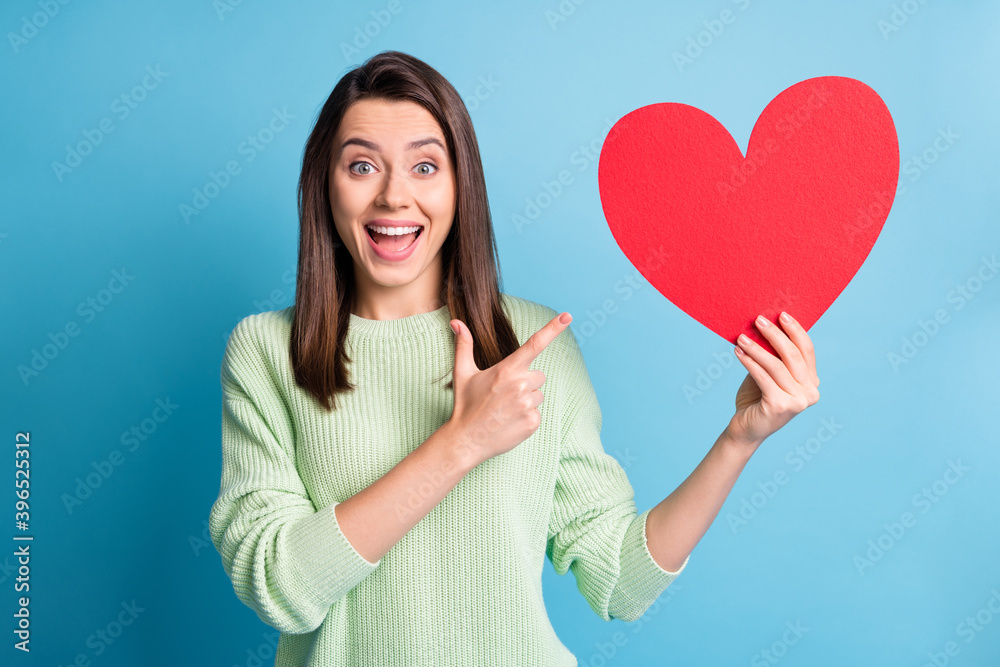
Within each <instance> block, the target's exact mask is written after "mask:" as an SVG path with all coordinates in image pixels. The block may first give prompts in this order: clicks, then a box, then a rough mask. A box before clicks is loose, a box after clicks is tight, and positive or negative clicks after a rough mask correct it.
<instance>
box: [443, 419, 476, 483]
mask: <svg viewBox="0 0 1000 667" xmlns="http://www.w3.org/2000/svg"><path fill="white" fill-rule="evenodd" d="M435 435H438V436H439V440H440V443H439V444H440V446H441V449H442V450H443V452H444V455H445V456H447V457H448V459H449V461H450V462H451V464H452V465H453V466H455V467H457V468H458V469H460V470H461V471H462V473H463V474H467V473H469V472H471V471H472V469H473V468H475V467H476V466H478V465H479V464H480V463H482V457H481V456H479V452H478V450H477V449H476V448H475V447H474V446H473V443H472V441H471V439H470V438H468V437H467V436H466V434H465V432H464V431H462V429H461V428H459V427H458V426H457V425H456V424H455V422H453V421H451V420H450V419H449V420H448V421H446V422H445V423H444V424H442V425H441V427H440V428H438V430H437V431H436V433H435Z"/></svg>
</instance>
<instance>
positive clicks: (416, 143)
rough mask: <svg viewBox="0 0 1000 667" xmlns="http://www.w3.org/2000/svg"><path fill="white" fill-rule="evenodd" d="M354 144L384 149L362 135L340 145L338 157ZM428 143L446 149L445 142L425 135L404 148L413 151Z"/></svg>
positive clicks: (376, 149) (372, 148)
mask: <svg viewBox="0 0 1000 667" xmlns="http://www.w3.org/2000/svg"><path fill="white" fill-rule="evenodd" d="M352 144H354V145H356V146H364V147H365V148H367V149H368V150H372V151H377V152H381V151H382V149H381V148H380V147H379V145H378V144H376V143H375V142H374V141H368V140H367V139H362V138H360V137H351V138H350V139H348V140H346V141H345V142H344V143H343V145H342V146H341V147H340V153H339V154H338V158H339V156H340V155H343V154H344V149H345V148H347V147H348V146H350V145H352ZM427 144H436V145H438V146H440V147H441V150H445V147H444V144H442V143H441V141H440V140H439V139H438V138H437V137H424V138H423V139H416V140H414V141H411V142H410V143H408V144H406V146H404V147H403V148H404V150H408V151H411V150H413V149H415V148H420V147H421V146H426V145H427Z"/></svg>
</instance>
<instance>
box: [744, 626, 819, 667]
mask: <svg viewBox="0 0 1000 667" xmlns="http://www.w3.org/2000/svg"><path fill="white" fill-rule="evenodd" d="M785 628H786V630H785V631H784V632H782V633H781V637H779V638H778V639H776V640H775V641H774V642H772V643H771V645H770V646H768V647H767V648H764V649H761V650H760V651H758V652H757V653H754V655H753V657H752V658H750V667H769V665H776V664H778V662H780V661H781V659H782V658H784V657H785V656H786V655H788V650H789V649H790V648H791V647H792V646H795V645H796V644H798V643H799V640H800V639H802V637H803V635H805V634H806V633H807V632H809V628H806V627H803V625H802V621H800V620H798V619H795V622H794V623H792V622H791V621H785Z"/></svg>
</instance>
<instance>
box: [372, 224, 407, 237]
mask: <svg viewBox="0 0 1000 667" xmlns="http://www.w3.org/2000/svg"><path fill="white" fill-rule="evenodd" d="M368 229H374V230H375V231H376V232H378V233H379V234H386V235H388V236H399V235H400V234H409V233H411V232H415V231H417V230H418V229H420V227H378V226H376V225H368Z"/></svg>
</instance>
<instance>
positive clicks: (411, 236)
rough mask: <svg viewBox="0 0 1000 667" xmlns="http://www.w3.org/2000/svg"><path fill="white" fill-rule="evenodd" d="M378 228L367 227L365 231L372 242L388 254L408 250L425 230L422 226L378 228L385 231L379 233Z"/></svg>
mask: <svg viewBox="0 0 1000 667" xmlns="http://www.w3.org/2000/svg"><path fill="white" fill-rule="evenodd" d="M376 227H377V226H373V225H366V226H365V231H366V232H368V236H370V237H371V239H372V241H374V242H375V245H377V246H378V247H379V248H383V249H384V250H386V251H388V252H400V251H401V250H406V249H407V248H409V247H410V246H411V245H413V242H414V241H416V240H417V237H418V236H420V234H421V233H423V231H424V228H423V226H421V225H413V226H412V227H396V228H393V227H378V229H381V230H383V231H378V229H376Z"/></svg>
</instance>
